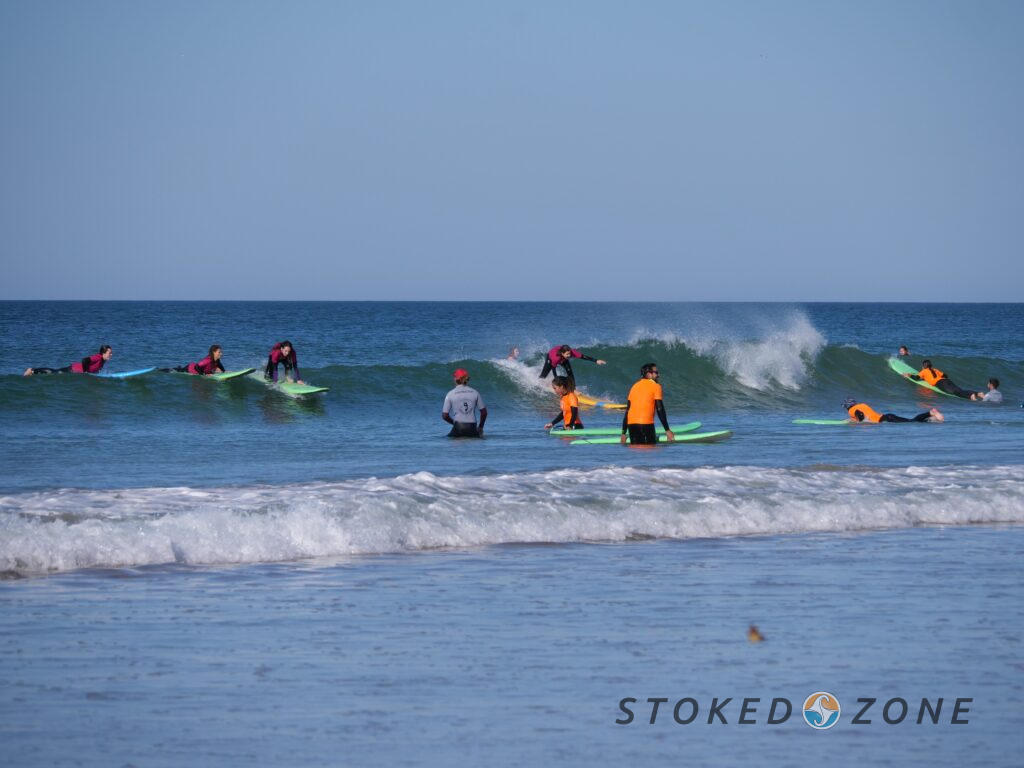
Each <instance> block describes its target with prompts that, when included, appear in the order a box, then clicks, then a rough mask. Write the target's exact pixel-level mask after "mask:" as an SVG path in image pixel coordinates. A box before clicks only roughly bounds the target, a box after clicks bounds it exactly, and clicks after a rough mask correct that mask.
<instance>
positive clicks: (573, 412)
mask: <svg viewBox="0 0 1024 768" xmlns="http://www.w3.org/2000/svg"><path fill="white" fill-rule="evenodd" d="M551 389H552V390H554V393H555V394H556V395H558V396H559V397H560V398H561V406H562V409H561V410H560V411H559V412H558V415H557V416H555V417H554V418H553V419H552V420H551V421H550V422H549V423H548V424H545V425H544V429H551V428H552V427H553V426H555V424H557V423H558V422H560V421H562V420H564V421H565V428H566V429H583V422H582V421H580V399H579V397H577V395H576V383H575V382H574V381H573V380H572V379H570V378H568V377H566V376H555V378H553V379H552V380H551Z"/></svg>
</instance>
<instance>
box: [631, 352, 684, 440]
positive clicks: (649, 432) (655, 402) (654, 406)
mask: <svg viewBox="0 0 1024 768" xmlns="http://www.w3.org/2000/svg"><path fill="white" fill-rule="evenodd" d="M655 413H657V414H658V418H659V419H660V420H661V426H663V427H664V428H665V439H666V440H668V441H669V442H670V443H671V442H673V441H674V440H675V439H676V436H675V435H674V434H672V430H671V429H669V427H668V416H667V415H666V414H665V404H664V403H663V402H662V392H661V384H659V383H658V364H657V363H647V364H646V365H644V366H642V367H641V368H640V380H639V381H638V382H637V383H636V384H634V385H633V386H632V388H631V389H630V390H629V397H627V398H626V415H625V416H623V417H622V438H621V442H622V444H623V445H625V444H626V433H627V432H628V433H629V442H630V443H631V444H633V445H654V444H656V443H657V442H658V435H657V433H656V432H655V431H654V414H655Z"/></svg>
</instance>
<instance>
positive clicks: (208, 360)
mask: <svg viewBox="0 0 1024 768" xmlns="http://www.w3.org/2000/svg"><path fill="white" fill-rule="evenodd" d="M221 354H222V350H221V346H220V344H213V345H212V346H211V347H210V351H209V353H208V354H207V355H206V357H204V358H203V359H202V360H200V361H199V362H197V363H189V364H188V365H179V366H177V367H175V368H161V369H160V370H161V371H163V372H164V373H170V372H172V371H173V372H174V373H191V374H192V375H193V376H209V375H210V374H211V373H218V372H219V373H224V364H223V363H222V362H221V361H220V357H221Z"/></svg>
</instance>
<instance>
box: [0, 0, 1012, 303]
mask: <svg viewBox="0 0 1024 768" xmlns="http://www.w3.org/2000/svg"><path fill="white" fill-rule="evenodd" d="M1022 35H1024V3H1020V2H1013V1H1010V2H994V1H991V0H988V1H985V0H983V1H982V2H967V0H963V1H962V2H942V1H941V0H936V1H931V0H929V1H927V2H924V1H922V2H911V1H910V0H896V1H895V2H890V1H886V2H876V1H873V0H864V1H860V0H858V2H852V1H851V2H832V1H830V0H813V1H812V0H808V1H807V2H801V1H796V0H769V1H757V2H754V1H752V2H738V1H732V2H730V1H726V2H701V3H696V2H687V1H686V0H672V1H668V2H659V1H658V0H644V1H643V2H639V3H637V2H601V1H600V0H580V1H579V2H576V1H571V2H570V1H568V0H545V1H544V2H541V0H536V1H533V2H530V1H527V0H520V1H519V2H498V1H494V2H488V1H487V0H467V2H455V1H449V0H433V1H431V2H422V1H420V2H416V1H412V2H391V1H389V0H366V1H365V2H351V1H345V0H328V1H326V2H319V1H317V0H301V1H300V2H283V1H282V2H262V1H260V0H210V1H208V2H207V1H202V2H200V1H198V0H184V1H183V2H175V3H166V2H156V1H155V0H149V1H147V0H116V1H112V0H89V2H78V0H60V1H58V0H4V2H2V3H0V105H2V107H0V109H2V114H3V116H2V117H0V169H2V172H0V256H2V260H3V265H4V266H3V273H4V280H3V281H2V287H0V298H2V299H75V298H78V299H196V300H198V299H210V300H216V299H224V300H229V299H230V300H234V299H252V300H257V299H282V300H284V299H289V300H292V299H310V300H360V299H367V300H387V299H393V300H537V301H560V300H561V301H576V300H619V301H645V300H656V301H787V302H788V301H938V302H953V301H1020V300H1021V293H1022V290H1021V289H1022V287H1024V266H1022V265H1024V258H1022V255H1024V254H1022V251H1024V249H1022V245H1024V151H1022V147H1024V144H1022V142H1024V99H1022V94H1024V45H1021V44H1020V40H1021V39H1022Z"/></svg>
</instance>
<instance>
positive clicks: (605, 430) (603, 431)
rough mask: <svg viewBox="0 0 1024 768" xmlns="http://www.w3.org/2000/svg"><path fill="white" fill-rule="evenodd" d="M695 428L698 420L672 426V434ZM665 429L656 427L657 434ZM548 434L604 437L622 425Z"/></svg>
mask: <svg viewBox="0 0 1024 768" xmlns="http://www.w3.org/2000/svg"><path fill="white" fill-rule="evenodd" d="M696 429H700V422H699V421H691V422H690V423H689V424H683V425H682V426H681V427H673V429H672V432H673V434H676V435H678V434H682V433H683V432H693V431H694V430H696ZM664 433H665V430H664V429H663V428H662V427H658V434H664ZM548 434H549V435H554V436H555V437H606V436H612V435H619V434H622V427H593V428H591V427H587V428H586V429H551V430H548Z"/></svg>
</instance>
